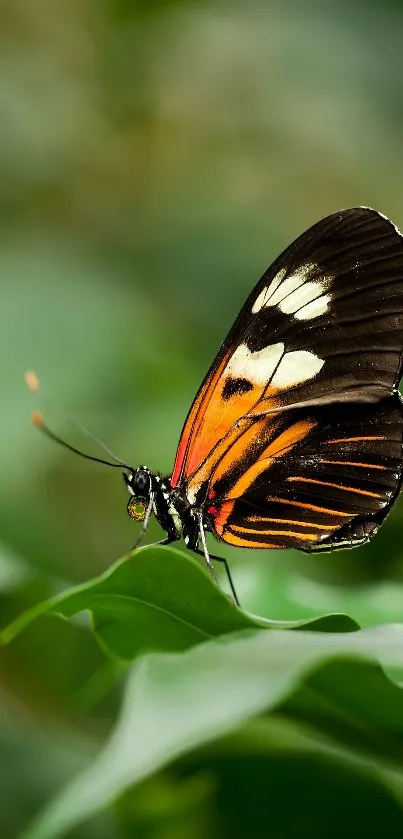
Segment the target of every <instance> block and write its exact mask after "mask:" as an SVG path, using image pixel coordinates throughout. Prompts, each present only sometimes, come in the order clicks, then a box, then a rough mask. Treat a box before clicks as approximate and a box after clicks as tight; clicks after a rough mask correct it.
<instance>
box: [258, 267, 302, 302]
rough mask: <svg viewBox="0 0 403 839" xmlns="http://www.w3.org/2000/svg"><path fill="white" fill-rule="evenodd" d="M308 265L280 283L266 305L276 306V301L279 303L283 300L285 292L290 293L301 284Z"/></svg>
mask: <svg viewBox="0 0 403 839" xmlns="http://www.w3.org/2000/svg"><path fill="white" fill-rule="evenodd" d="M309 267H310V266H306V267H305V270H304V269H301V271H299V272H298V274H290V276H289V277H287V279H286V280H284V281H283V282H282V283H281V285H280V286H279V287H278V289H277V291H275V292H274V294H273V295H272V296H271V298H270V300H269V301H268V302H267V303H266V305H267V306H277V304H278V303H281V301H282V300H284V297H287V294H291V292H292V291H295V289H296V288H299V287H300V286H301V285H303V283H304V282H305V279H306V276H307V273H308V272H307V270H306V269H307V268H309Z"/></svg>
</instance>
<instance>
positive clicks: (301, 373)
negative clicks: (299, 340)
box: [271, 350, 325, 389]
mask: <svg viewBox="0 0 403 839" xmlns="http://www.w3.org/2000/svg"><path fill="white" fill-rule="evenodd" d="M324 363H325V362H324V359H323V358H318V356H317V355H315V354H314V353H312V352H307V350H296V351H295V352H288V353H286V354H285V356H284V358H283V359H282V360H281V361H280V364H279V366H278V368H277V370H276V372H275V374H274V376H273V379H272V381H271V386H272V387H275V388H280V389H284V388H286V387H293V386H294V385H299V384H302V382H306V381H309V379H313V377H314V376H316V374H317V373H319V371H320V370H321V369H322V367H323V365H324Z"/></svg>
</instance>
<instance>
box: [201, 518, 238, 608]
mask: <svg viewBox="0 0 403 839" xmlns="http://www.w3.org/2000/svg"><path fill="white" fill-rule="evenodd" d="M198 521H199V533H200V540H201V543H202V545H203V550H201V549H200V548H199V547H193V550H194V552H195V553H197V554H199V556H203V557H204V559H205V560H206V565H207V568H208V570H209V571H210V574H211V576H212V578H213V580H214V581H215V582H216V583H217V582H218V581H217V577H216V573H215V570H214V566H213V563H212V561H211V560H212V559H214V560H216V562H222V563H223V565H224V568H225V572H226V575H227V578H228V582H229V585H230V589H231V591H232V596H233V598H234V601H235V604H236V606H240V603H239V600H238V596H237V593H236V591H235V586H234V583H233V582H232V577H231V572H230V570H229V566H228V563H227V560H226V559H224V557H222V556H213V555H212V554H210V553H209V550H208V547H207V542H206V534H205V532H204V527H203V520H202V517H201V516H199V518H198Z"/></svg>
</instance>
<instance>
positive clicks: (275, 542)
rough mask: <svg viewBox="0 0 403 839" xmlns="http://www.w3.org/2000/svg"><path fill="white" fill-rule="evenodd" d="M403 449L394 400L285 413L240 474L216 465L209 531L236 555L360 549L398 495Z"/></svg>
mask: <svg viewBox="0 0 403 839" xmlns="http://www.w3.org/2000/svg"><path fill="white" fill-rule="evenodd" d="M260 436H262V435H261V434H260ZM402 443H403V412H402V404H401V400H400V397H399V395H398V394H395V395H394V396H392V397H389V398H387V399H385V400H382V401H381V402H379V403H378V404H376V405H334V406H326V407H323V408H319V409H318V410H317V411H309V410H308V409H304V410H301V411H289V412H284V414H283V416H282V419H281V421H279V422H278V424H277V427H276V429H274V430H273V428H272V429H271V431H270V432H269V435H268V438H267V440H266V445H265V446H264V447H263V448H262V449H261V450H259V451H257V452H256V454H257V457H255V458H253V457H252V456H251V453H250V452H248V451H247V450H246V452H245V458H244V462H243V471H242V465H241V466H240V469H238V471H235V473H234V470H233V469H229V470H227V471H225V470H224V471H223V470H222V469H221V468H220V465H218V466H217V468H216V470H215V472H213V473H212V475H211V479H210V483H209V485H208V489H206V491H207V493H208V498H209V499H210V500H209V507H208V508H207V513H208V515H209V516H210V520H211V526H212V529H213V531H214V532H215V533H216V535H217V536H218V537H219V538H220V539H222V540H224V541H225V542H228V543H230V544H234V545H237V546H239V547H253V548H299V549H303V550H326V549H327V550H330V549H331V548H332V547H346V546H351V545H353V544H358V543H360V542H362V541H366V539H368V538H369V537H370V536H371V535H372V534H373V532H374V531H375V530H376V529H377V528H378V527H379V525H380V523H381V521H382V520H383V518H384V517H385V515H386V514H387V512H388V510H389V509H390V506H391V505H392V503H393V501H394V499H395V497H396V495H397V493H398V491H399V489H400V485H401V482H402ZM228 463H229V459H228Z"/></svg>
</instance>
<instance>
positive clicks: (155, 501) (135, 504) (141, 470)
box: [123, 466, 198, 547]
mask: <svg viewBox="0 0 403 839" xmlns="http://www.w3.org/2000/svg"><path fill="white" fill-rule="evenodd" d="M123 477H124V481H125V483H126V486H127V488H128V490H129V492H130V499H129V501H128V504H127V512H128V514H129V516H130V518H132V519H133V520H134V521H137V522H139V521H144V520H145V518H146V516H147V515H149V513H150V512H153V513H154V515H155V517H156V519H157V521H158V523H159V524H160V525H161V527H162V529H163V530H164V531H165V533H166V535H167V540H168V541H170V542H171V541H172V542H173V541H176V540H178V539H184V540H185V542H186V544H187V545H188V546H189V547H195V546H197V542H198V526H197V519H196V516H195V514H194V511H193V510H192V507H191V506H190V504H189V502H188V500H187V499H186V497H185V496H184V495H182V494H181V493H180V491H178V489H174V488H173V487H172V485H171V481H170V478H169V477H165V478H163V477H162V476H161V475H158V474H155V473H153V472H151V470H150V469H148V468H147V467H146V466H140V467H138V468H137V469H133V470H130V473H129V474H126V473H123ZM149 508H150V510H149Z"/></svg>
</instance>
